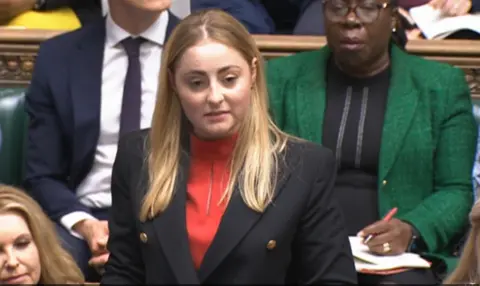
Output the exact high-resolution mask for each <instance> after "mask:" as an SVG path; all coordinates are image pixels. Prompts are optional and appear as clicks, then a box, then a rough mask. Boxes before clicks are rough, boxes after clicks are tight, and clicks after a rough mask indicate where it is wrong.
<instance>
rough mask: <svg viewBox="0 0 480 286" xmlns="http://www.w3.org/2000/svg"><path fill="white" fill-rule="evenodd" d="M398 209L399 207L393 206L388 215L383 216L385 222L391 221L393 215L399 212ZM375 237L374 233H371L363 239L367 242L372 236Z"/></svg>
mask: <svg viewBox="0 0 480 286" xmlns="http://www.w3.org/2000/svg"><path fill="white" fill-rule="evenodd" d="M397 211H398V208H393V209H391V210H390V211H389V212H388V213H387V215H386V216H384V217H383V219H382V220H383V221H385V222H389V221H390V220H391V219H392V218H393V216H394V215H395V214H396V213H397ZM373 237H374V235H373V234H370V235H369V236H367V238H366V239H365V240H364V241H363V243H365V244H367V243H368V242H369V241H370V240H372V238H373Z"/></svg>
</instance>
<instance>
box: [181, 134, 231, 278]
mask: <svg viewBox="0 0 480 286" xmlns="http://www.w3.org/2000/svg"><path fill="white" fill-rule="evenodd" d="M235 141H236V136H232V137H228V138H225V139H221V140H215V141H203V140H201V139H199V138H197V137H196V136H193V135H191V136H190V148H191V149H190V150H191V158H190V160H191V161H190V164H191V165H190V172H189V178H188V183H187V202H186V212H187V213H186V217H187V221H186V224H187V232H188V239H189V243H190V251H191V254H192V259H193V263H194V265H195V268H196V269H199V268H200V265H201V263H202V261H203V257H204V256H205V253H206V252H207V250H208V248H209V246H210V244H211V242H212V240H213V238H214V237H215V234H216V232H217V229H218V226H219V224H220V221H221V219H222V216H223V213H224V211H225V209H226V204H225V203H222V204H220V203H219V202H220V199H221V197H222V195H223V192H224V190H225V188H226V187H227V184H228V178H229V171H230V170H229V163H230V161H229V160H230V158H231V155H232V152H233V148H234V146H235ZM209 193H211V196H210V199H209ZM208 205H210V207H208ZM207 212H208V213H207Z"/></svg>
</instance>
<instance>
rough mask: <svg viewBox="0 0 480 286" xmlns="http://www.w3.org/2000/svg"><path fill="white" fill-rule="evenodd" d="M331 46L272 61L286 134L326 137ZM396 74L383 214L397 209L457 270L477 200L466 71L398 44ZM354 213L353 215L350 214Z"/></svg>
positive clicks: (431, 250)
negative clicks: (461, 240)
mask: <svg viewBox="0 0 480 286" xmlns="http://www.w3.org/2000/svg"><path fill="white" fill-rule="evenodd" d="M330 54H331V51H330V49H329V48H328V47H325V48H322V49H320V50H317V51H312V52H303V53H299V54H296V55H293V56H289V57H283V58H277V59H273V60H270V61H269V62H268V63H267V83H268V87H269V98H270V111H271V113H272V116H273V119H274V120H275V122H276V123H277V125H278V126H279V127H280V128H281V129H283V130H284V131H285V132H287V133H290V134H292V135H296V136H298V137H302V138H304V139H307V140H310V141H313V142H317V143H321V142H322V127H323V124H328V122H325V123H324V122H323V119H324V111H325V103H326V94H325V92H326V74H325V73H326V66H327V61H328V59H329V57H330ZM391 69H392V78H391V81H390V89H389V94H388V103H387V109H386V114H385V121H384V127H383V133H382V143H381V150H380V159H379V160H380V161H379V173H378V186H379V187H378V188H379V190H378V202H379V212H380V213H379V217H382V216H383V215H385V214H386V213H387V212H388V211H389V210H390V209H391V208H393V207H398V213H397V215H396V217H397V218H399V219H402V220H404V221H407V222H409V223H411V224H412V225H414V226H415V227H416V228H417V229H418V231H419V232H420V234H421V235H422V238H423V240H424V241H425V243H426V246H427V248H428V251H427V253H425V254H426V255H427V256H430V257H432V256H433V257H435V258H440V259H443V260H444V261H445V262H446V263H447V266H448V270H449V271H451V270H453V267H455V265H456V259H455V258H454V257H453V256H452V253H453V246H454V244H455V243H457V242H458V241H455V239H454V238H455V237H458V236H459V235H461V232H462V231H463V232H464V231H465V229H466V225H467V224H468V213H469V211H470V209H471V206H472V202H473V192H472V177H471V173H472V167H473V161H474V157H475V148H476V136H477V127H476V123H475V120H474V118H473V114H472V103H471V98H470V91H469V88H468V85H467V83H466V81H465V76H464V73H463V72H462V71H461V70H460V69H458V68H454V67H451V66H449V65H447V64H442V63H439V62H434V61H428V60H425V59H423V58H420V57H417V56H413V55H409V54H407V53H405V52H404V51H402V50H400V49H399V48H398V47H396V46H395V45H392V48H391ZM347 219H348V218H347Z"/></svg>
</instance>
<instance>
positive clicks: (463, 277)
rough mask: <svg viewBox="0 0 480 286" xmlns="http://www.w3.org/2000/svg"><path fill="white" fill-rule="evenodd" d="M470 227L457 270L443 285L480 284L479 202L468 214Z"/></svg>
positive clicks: (478, 201) (479, 201)
mask: <svg viewBox="0 0 480 286" xmlns="http://www.w3.org/2000/svg"><path fill="white" fill-rule="evenodd" d="M470 225H471V229H470V233H469V234H468V237H467V241H466V242H465V246H464V248H463V250H462V256H461V257H460V261H459V262H458V264H457V268H456V269H455V270H454V271H453V272H452V273H451V274H450V276H449V277H448V278H447V279H446V280H445V281H444V284H456V285H460V284H476V285H478V284H480V256H479V251H480V200H477V201H476V202H475V204H474V205H473V208H472V211H471V212H470Z"/></svg>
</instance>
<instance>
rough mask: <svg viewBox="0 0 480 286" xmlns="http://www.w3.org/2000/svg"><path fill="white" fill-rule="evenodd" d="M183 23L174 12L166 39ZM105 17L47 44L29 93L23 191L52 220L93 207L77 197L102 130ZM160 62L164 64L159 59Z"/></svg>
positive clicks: (40, 52)
mask: <svg viewBox="0 0 480 286" xmlns="http://www.w3.org/2000/svg"><path fill="white" fill-rule="evenodd" d="M178 22H179V19H178V18H176V17H175V16H174V15H173V14H171V13H170V17H169V23H168V27H167V33H166V37H167V38H168V36H169V35H170V33H171V31H172V30H173V28H174V27H175V25H176V24H177V23H178ZM104 42H105V19H103V18H102V19H99V20H97V21H94V22H92V23H91V24H89V25H87V26H84V27H83V28H81V29H79V30H76V31H73V32H70V33H66V34H63V35H60V36H58V37H55V38H53V39H50V40H48V41H46V42H44V43H43V44H42V45H41V47H40V50H39V52H38V56H37V60H36V64H35V70H34V73H33V78H32V81H31V84H30V86H29V89H28V92H27V96H26V111H27V113H28V115H29V117H30V122H29V127H28V139H27V151H26V152H27V162H26V177H25V189H26V190H27V191H28V192H29V193H30V194H31V196H32V197H33V198H34V199H36V200H37V202H38V203H39V204H40V205H41V206H42V207H43V209H44V210H45V212H46V213H47V214H48V215H49V216H50V218H51V219H53V220H58V219H60V218H61V217H62V216H64V215H66V214H68V213H70V212H73V211H84V212H87V213H90V210H89V209H88V208H87V207H86V206H84V205H82V204H81V203H80V202H79V201H78V200H77V198H76V196H75V192H76V189H77V187H78V185H79V184H80V183H81V182H82V180H83V179H84V178H85V176H86V175H87V174H88V173H89V171H90V169H91V167H92V164H93V162H94V154H95V149H96V146H97V142H98V138H99V133H100V100H101V86H102V66H103V52H104ZM159 64H160V63H159Z"/></svg>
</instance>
